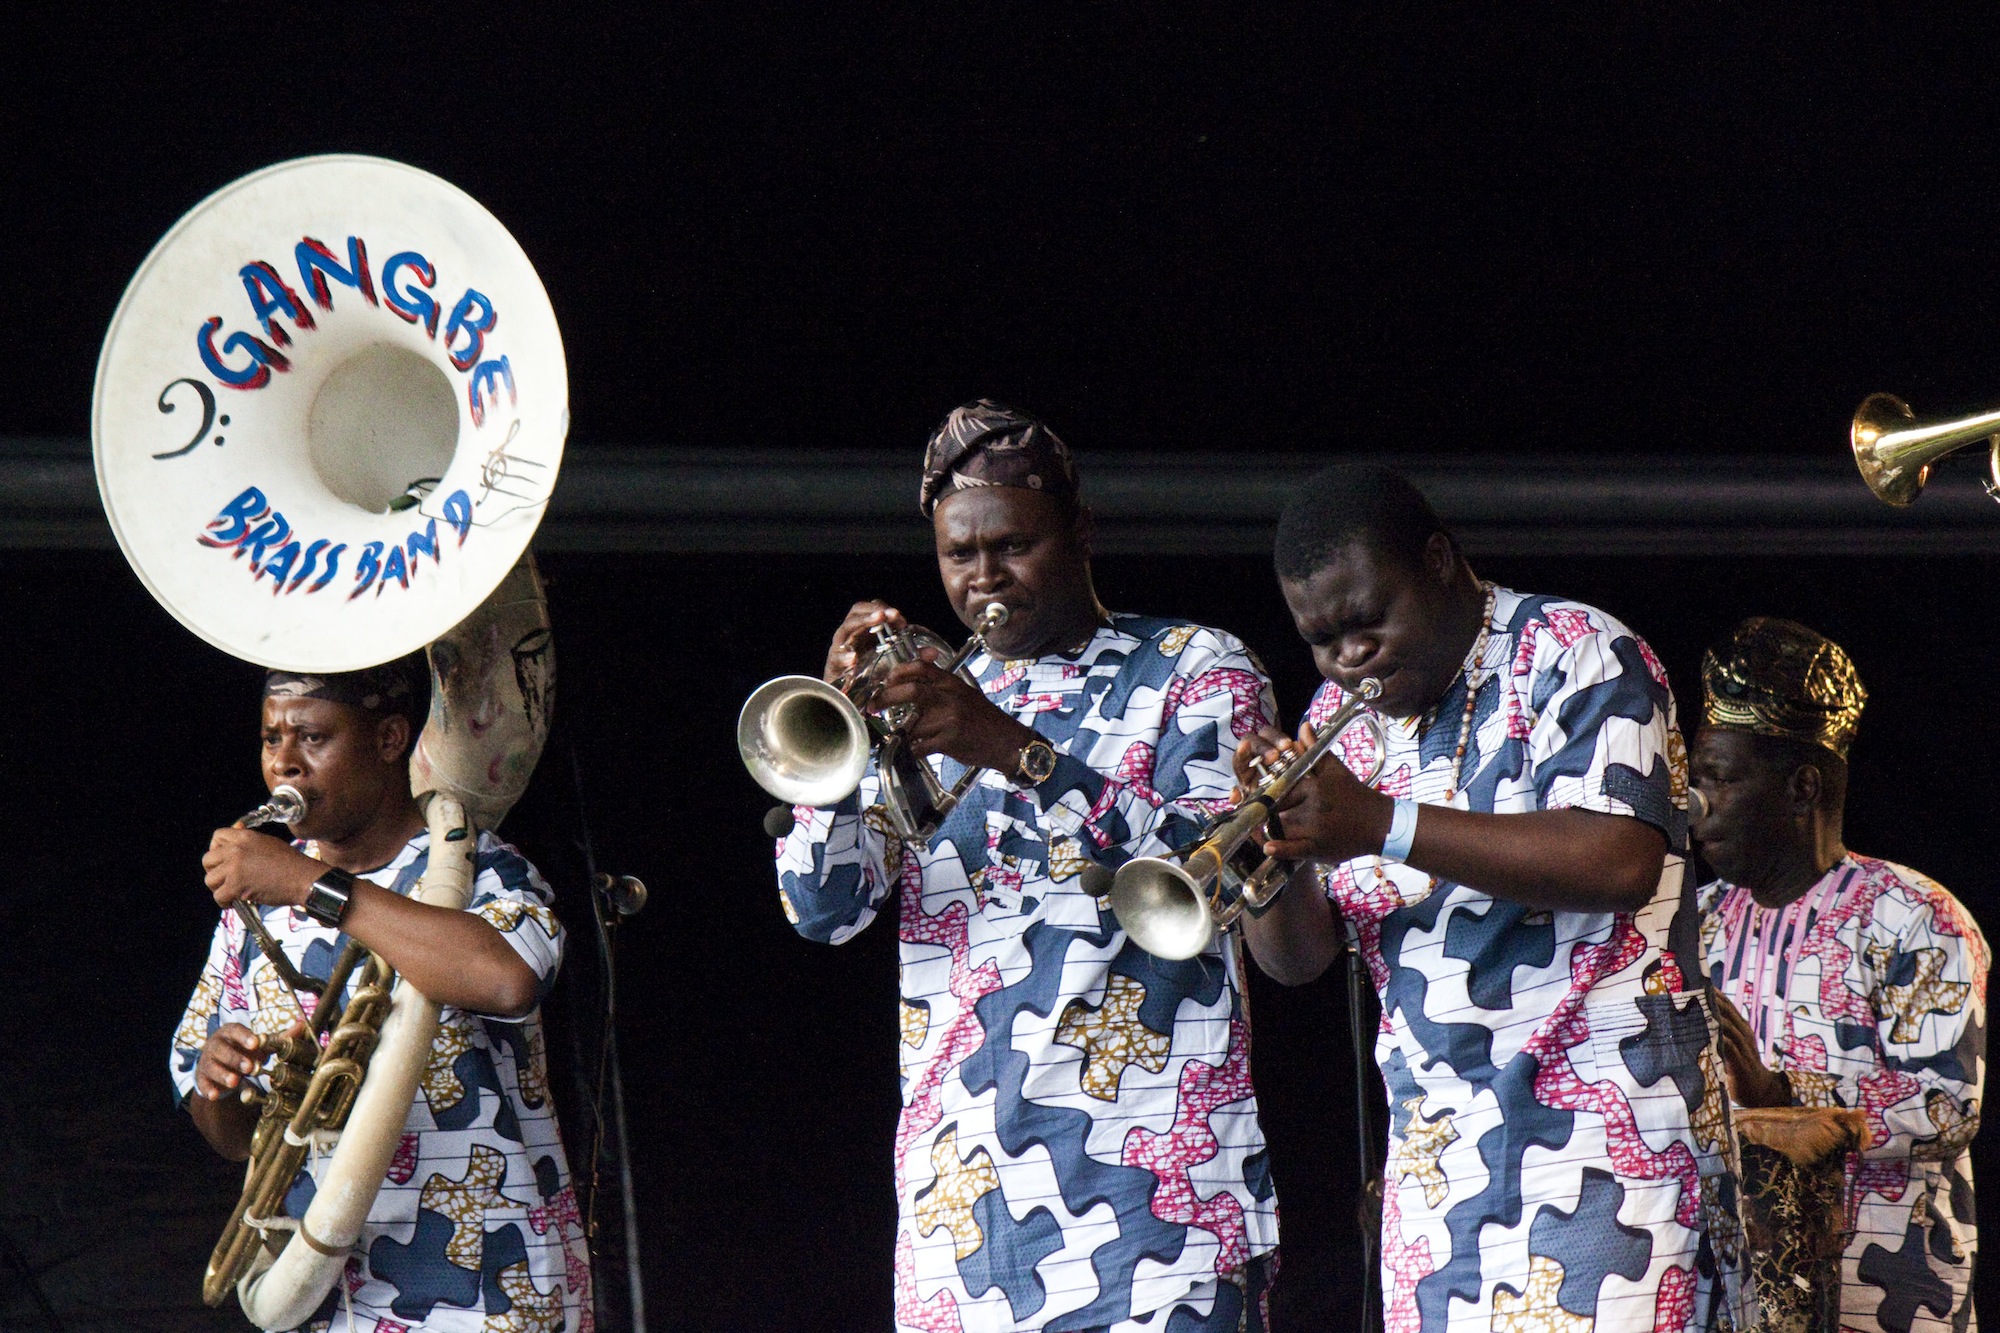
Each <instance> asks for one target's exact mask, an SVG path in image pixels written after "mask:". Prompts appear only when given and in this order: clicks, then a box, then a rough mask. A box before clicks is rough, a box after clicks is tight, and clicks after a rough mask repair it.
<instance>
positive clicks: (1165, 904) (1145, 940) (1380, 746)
mask: <svg viewBox="0 0 2000 1333" xmlns="http://www.w3.org/2000/svg"><path fill="white" fill-rule="evenodd" d="M1381 693H1382V683H1381V682H1380V681H1378V680H1376V679H1375V678H1374V677H1372V676H1371V677H1369V678H1368V679H1366V680H1363V681H1362V682H1361V684H1360V686H1359V687H1357V688H1356V690H1355V691H1354V695H1353V697H1351V698H1349V699H1348V701H1347V702H1346V703H1344V704H1342V705H1341V706H1340V708H1339V710H1338V711H1337V712H1335V713H1334V715H1333V716H1332V717H1330V718H1328V719H1327V721H1326V725H1325V726H1324V727H1321V728H1320V729H1319V731H1318V732H1317V733H1316V734H1315V735H1314V737H1313V741H1312V744H1310V745H1308V746H1306V748H1305V749H1303V750H1301V751H1300V752H1299V753H1298V754H1296V755H1295V756H1293V757H1292V758H1291V759H1290V760H1288V761H1286V762H1284V763H1282V764H1281V765H1280V766H1279V767H1278V768H1277V769H1275V770H1271V771H1269V772H1268V774H1267V775H1266V776H1265V778H1264V781H1263V783H1262V785H1260V786H1259V787H1258V788H1257V790H1256V791H1255V792H1253V793H1252V794H1251V795H1250V796H1249V798H1248V799H1246V800H1245V801H1244V802H1243V803H1242V804H1241V805H1238V806H1237V807H1236V808H1235V809H1233V810H1230V811H1227V812H1226V813H1223V814H1220V815H1217V816H1216V817H1215V818H1214V819H1212V820H1210V821H1209V823H1208V826H1207V827H1206V828H1204V829H1203V830H1202V831H1201V836H1200V838H1199V839H1198V841H1197V842H1196V843H1195V845H1194V848H1193V850H1191V851H1188V852H1186V853H1183V854H1181V855H1179V856H1178V857H1177V858H1172V859H1170V858H1167V857H1159V856H1138V857H1134V858H1132V859H1131V860H1130V861H1127V862H1126V863H1125V864H1124V865H1122V866H1120V867H1118V873H1117V874H1116V875H1114V876H1113V877H1112V880H1111V913H1112V915H1113V916H1115V917H1117V918H1118V925H1119V927H1120V928H1121V929H1123V930H1124V932H1125V933H1126V934H1127V935H1129V936H1131V937H1132V940H1133V942H1134V943H1136V944H1137V945H1138V946H1139V947H1140V948H1142V949H1144V950H1145V951H1146V952H1147V953H1149V954H1152V955H1153V956H1154V957H1156V958H1165V959H1169V960H1176V961H1177V960H1179V959H1183V958H1192V957H1194V956H1195V955H1196V954H1198V953H1200V952H1201V951H1202V950H1204V949H1206V948H1207V947H1208V946H1209V944H1210V942H1211V941H1213V940H1214V939H1215V937H1216V935H1218V934H1219V933H1221V932H1222V931H1226V930H1228V929H1229V928H1230V927H1231V926H1233V925H1235V924H1236V922H1237V920H1238V919H1239V918H1240V917H1241V916H1242V915H1243V914H1244V913H1245V912H1248V913H1249V914H1250V915H1251V916H1262V915H1263V914H1264V913H1265V911H1266V910H1268V909H1269V907H1270V906H1271V904H1272V903H1273V902H1275V901H1276V900H1277V897H1278V895H1279V894H1280V893H1282V892H1284V889H1285V882H1286V880H1287V879H1288V878H1289V876H1290V873H1291V865H1290V864H1289V863H1288V862H1284V861H1281V860H1279V859H1278V858H1277V857H1275V856H1272V857H1266V858H1264V859H1263V860H1262V861H1251V860H1250V859H1249V858H1248V857H1246V856H1245V853H1246V852H1248V851H1250V850H1251V849H1252V848H1253V847H1255V846H1256V844H1255V843H1254V842H1253V841H1252V839H1253V838H1254V837H1255V836H1256V834H1257V831H1258V830H1259V829H1261V828H1263V827H1264V825H1265V824H1266V823H1267V822H1271V821H1272V820H1273V812H1274V811H1275V810H1276V809H1277V807H1278V803H1279V802H1280V801H1282V800H1284V798H1285V797H1286V796H1287V795H1288V794H1289V793H1290V792H1291V790H1292V788H1293V787H1295V786H1297V785H1298V782H1299V779H1301V778H1303V777H1305V776H1306V775H1307V774H1308V773H1310V772H1312V770H1313V769H1314V767H1316V766H1317V765H1318V763H1319V761H1320V759H1321V758H1323V757H1324V756H1325V754H1326V752H1327V751H1328V750H1330V749H1332V748H1333V744H1334V742H1335V741H1337V740H1339V739H1340V737H1341V736H1342V734H1344V733H1345V732H1346V731H1347V730H1348V728H1350V727H1354V726H1360V727H1365V728H1366V729H1367V730H1368V733H1369V734H1370V735H1371V736H1373V737H1374V739H1375V763H1374V765H1373V766H1372V767H1370V769H1369V770H1368V773H1367V775H1366V776H1365V777H1362V778H1361V781H1362V782H1363V783H1364V784H1366V785H1369V786H1372V785H1374V782H1375V780H1376V779H1377V778H1379V777H1380V776H1381V775H1382V764H1383V761H1384V760H1385V759H1386V758H1387V756H1388V749H1387V746H1386V744H1385V740H1384V737H1383V735H1382V723H1381V722H1380V720H1378V719H1377V718H1376V717H1375V715H1374V714H1373V713H1369V712H1365V711H1363V710H1364V709H1366V708H1367V706H1368V701H1369V700H1371V699H1373V698H1375V697H1376V696H1377V695H1379V694H1381ZM1260 768H1261V766H1260Z"/></svg>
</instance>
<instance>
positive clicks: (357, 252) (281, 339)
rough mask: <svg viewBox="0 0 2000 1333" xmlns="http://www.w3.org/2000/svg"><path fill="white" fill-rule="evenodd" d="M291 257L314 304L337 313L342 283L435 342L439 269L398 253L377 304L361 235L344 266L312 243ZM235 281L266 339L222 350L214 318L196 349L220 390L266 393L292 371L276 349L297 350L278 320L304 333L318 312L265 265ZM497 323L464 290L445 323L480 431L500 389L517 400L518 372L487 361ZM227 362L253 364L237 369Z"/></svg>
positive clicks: (230, 341)
mask: <svg viewBox="0 0 2000 1333" xmlns="http://www.w3.org/2000/svg"><path fill="white" fill-rule="evenodd" d="M292 255H293V258H294V259H295V260H296V262H297V264H298V270H299V285H300V286H301V287H303V288H305V290H306V291H308V292H310V293H312V305H317V306H318V307H319V308H320V309H321V310H332V309H333V285H332V284H334V283H338V284H340V285H341V286H343V287H348V288H351V289H352V290H353V291H354V292H355V293H357V295H358V296H359V299H361V300H363V301H365V302H367V303H368V304H369V305H371V306H379V305H380V304H381V303H382V302H387V304H388V306H389V310H390V312H391V313H393V314H394V315H395V316H396V317H397V318H399V319H401V320H403V321H404V322H405V323H408V324H414V325H418V326H420V327H422V328H423V330H424V333H425V335H426V336H427V337H429V338H431V339H432V340H436V338H437V336H438V317H439V314H440V313H441V311H442V309H443V307H442V306H440V305H439V304H438V302H437V300H436V298H435V297H433V296H432V295H431V294H430V293H431V289H433V288H435V287H436V286H437V270H436V268H435V267H434V266H433V265H432V264H431V261H430V260H429V259H426V258H425V257H424V256H423V255H422V254H420V253H418V252H417V251H415V250H403V251H399V252H398V253H396V254H393V255H391V256H390V257H389V262H388V263H386V264H384V265H383V266H382V295H381V300H380V301H378V300H377V299H376V294H375V280H374V277H373V276H372V274H371V273H370V270H369V267H368V246H367V244H366V243H365V242H364V241H363V240H362V239H361V238H360V237H359V236H350V237H348V238H347V263H346V264H344V265H343V264H342V263H341V262H340V261H339V260H338V259H337V258H335V257H334V254H333V252H332V251H331V250H329V249H328V248H327V247H326V246H325V245H324V244H322V243H321V242H319V241H317V240H315V239H313V238H312V237H310V236H307V237H304V238H303V239H301V240H300V241H299V243H298V244H297V245H296V246H294V247H293V249H292ZM237 276H238V277H240V278H241V279H242V280H243V291H244V294H245V295H247V296H248V297H249V298H250V311H251V315H252V317H253V318H255V319H256V320H257V321H258V323H259V324H261V325H262V326H263V329H264V337H262V338H259V337H257V336H256V335H255V334H251V333H245V332H242V331H241V330H238V331H237V332H234V333H231V334H229V335H228V336H227V337H225V338H223V339H222V345H221V347H220V348H218V347H217V346H216V335H217V334H218V333H219V332H220V331H221V329H222V316H220V315H211V316H209V318H208V319H207V320H206V321H205V322H204V323H203V324H202V326H201V328H200V329H199V330H198V331H197V332H196V334H195V346H196V348H197V349H198V350H199V351H200V352H201V363H202V365H203V366H204V367H206V368H207V370H208V373H209V374H211V375H213V376H214V377H215V379H216V382H217V383H219V384H221V385H223V386H224V387H225V388H230V389H244V390H253V389H261V388H263V387H264V386H265V385H267V384H269V383H270V382H271V375H272V373H273V372H274V371H275V372H278V373H283V372H285V371H288V370H290V369H291V368H292V363H291V360H290V358H288V357H286V355H285V354H284V353H283V352H281V351H279V350H278V349H279V348H281V347H289V346H291V345H292V334H291V333H290V332H289V331H287V330H286V328H285V326H284V325H283V324H280V323H279V322H278V320H279V317H281V316H282V317H283V318H285V319H287V320H290V321H291V323H292V326H293V328H295V329H297V330H299V331H301V332H304V331H306V330H310V329H312V328H314V327H315V325H314V323H313V314H312V305H308V304H307V303H306V301H305V300H304V299H302V298H301V297H300V296H299V294H298V292H296V291H294V290H293V289H292V287H291V286H290V284H288V283H287V282H286V281H285V279H284V276H283V275H282V274H280V273H279V272H278V270H277V269H276V268H275V267H273V266H272V265H271V264H270V263H268V262H267V261H265V260H261V259H259V260H253V261H251V262H250V263H247V264H245V265H244V266H243V267H242V268H241V269H239V270H238V271H237ZM499 322H500V312H499V311H498V310H497V309H496V308H495V307H494V304H493V302H492V301H491V300H490V299H489V298H488V297H487V296H486V295H485V294H484V293H483V292H480V291H478V290H477V289H475V288H473V287H467V288H466V289H465V292H464V294H463V295H462V296H460V297H459V298H458V301H457V302H456V304H454V305H453V306H452V309H451V315H450V317H449V318H448V319H447V320H446V321H445V326H444V344H443V346H444V352H445V356H446V358H447V359H448V360H449V361H450V362H451V364H452V366H453V368H455V369H456V370H458V371H459V372H461V373H464V372H467V371H469V372H471V373H470V375H469V377H468V378H467V380H466V383H465V397H466V403H467V406H468V407H469V408H470V410H471V414H472V424H473V425H475V426H481V425H484V424H485V422H486V409H487V407H488V406H489V405H490V404H491V402H492V401H493V399H494V397H495V395H497V394H498V392H499V390H500V386H502V385H505V386H506V389H507V396H508V399H509V401H510V402H511V401H513V400H514V398H515V394H514V369H513V367H512V366H511V365H509V364H508V362H507V358H506V357H505V356H500V357H495V358H489V359H485V360H482V359H481V358H482V356H483V355H484V353H485V351H486V337H487V335H488V334H490V333H492V332H493V330H494V328H495V327H496V326H497V325H498V324H499ZM461 339H462V340H463V341H462V342H461ZM225 357H236V358H247V359H241V360H238V361H237V363H236V364H234V365H232V364H230V362H229V361H228V360H225V359H224V358H225Z"/></svg>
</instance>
